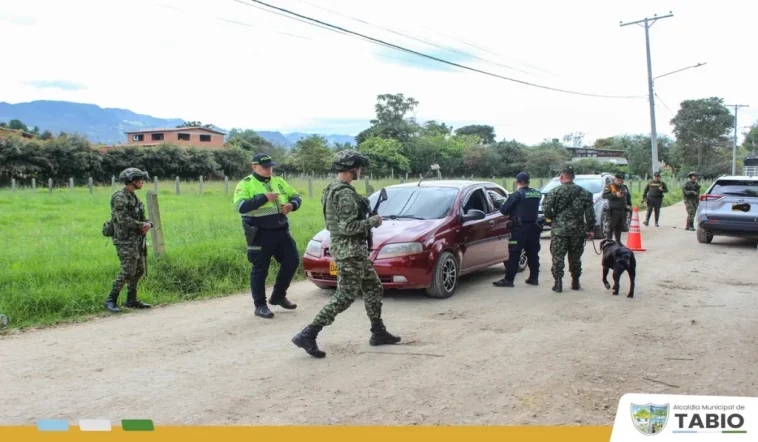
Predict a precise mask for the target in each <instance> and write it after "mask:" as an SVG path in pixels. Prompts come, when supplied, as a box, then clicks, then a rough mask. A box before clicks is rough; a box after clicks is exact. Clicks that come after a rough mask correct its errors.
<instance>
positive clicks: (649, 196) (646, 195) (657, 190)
mask: <svg viewBox="0 0 758 442" xmlns="http://www.w3.org/2000/svg"><path fill="white" fill-rule="evenodd" d="M668 191H669V189H668V187H666V183H664V182H663V181H661V173H660V172H656V173H654V174H653V181H650V182H649V183H647V186H645V190H643V191H642V201H646V202H647V219H645V222H644V223H643V224H645V225H646V226H648V225H650V215H651V214H652V213H653V211H654V210H655V227H659V226H658V220H659V219H660V217H661V204H663V194H664V193H666V192H668Z"/></svg>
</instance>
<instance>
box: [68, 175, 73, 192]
mask: <svg viewBox="0 0 758 442" xmlns="http://www.w3.org/2000/svg"><path fill="white" fill-rule="evenodd" d="M68 186H69V187H70V188H71V191H72V192H73V191H74V179H73V178H69V179H68Z"/></svg>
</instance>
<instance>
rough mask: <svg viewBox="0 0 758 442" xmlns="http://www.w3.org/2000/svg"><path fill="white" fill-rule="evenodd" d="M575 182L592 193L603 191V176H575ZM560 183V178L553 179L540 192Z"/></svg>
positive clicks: (546, 191) (551, 188)
mask: <svg viewBox="0 0 758 442" xmlns="http://www.w3.org/2000/svg"><path fill="white" fill-rule="evenodd" d="M574 184H577V185H579V186H582V187H584V188H585V189H587V190H589V191H590V193H600V192H602V191H603V180H602V178H574ZM560 185H561V181H560V180H558V179H553V181H550V182H549V183H547V184H545V187H543V188H542V190H540V192H542V193H548V192H550V191H551V190H553V189H555V188H556V187H558V186H560Z"/></svg>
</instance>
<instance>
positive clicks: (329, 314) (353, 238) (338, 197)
mask: <svg viewBox="0 0 758 442" xmlns="http://www.w3.org/2000/svg"><path fill="white" fill-rule="evenodd" d="M321 204H323V205H324V208H325V213H326V228H327V229H328V230H329V233H330V236H331V246H330V248H329V252H330V254H331V255H332V257H333V258H334V261H335V262H336V264H337V270H338V271H339V274H338V276H337V291H336V293H335V294H334V296H333V297H332V299H331V300H329V302H328V303H327V304H326V305H325V306H324V307H323V309H321V312H320V313H319V314H318V315H316V319H314V321H313V324H315V325H320V326H327V325H331V324H332V323H333V322H334V318H335V316H337V315H338V314H339V313H341V312H343V311H345V310H346V309H347V308H348V307H350V305H351V304H352V303H353V301H355V298H357V297H358V295H359V294H361V293H363V300H364V303H365V305H366V314H368V317H369V318H370V319H372V320H378V319H381V316H382V292H383V290H382V283H381V281H379V277H378V276H377V274H376V270H374V264H373V263H372V262H371V260H369V255H368V249H367V246H366V239H367V237H368V232H369V230H370V229H371V228H372V227H377V226H378V225H379V224H378V219H377V218H376V217H371V218H368V219H365V218H366V217H365V214H366V213H367V212H368V207H367V206H366V204H365V202H364V201H363V198H362V197H361V196H360V195H359V194H358V192H356V191H355V188H353V186H351V185H350V184H347V183H344V182H342V181H337V182H334V183H332V184H330V185H328V186H327V187H326V188H325V189H324V192H323V195H322V197H321Z"/></svg>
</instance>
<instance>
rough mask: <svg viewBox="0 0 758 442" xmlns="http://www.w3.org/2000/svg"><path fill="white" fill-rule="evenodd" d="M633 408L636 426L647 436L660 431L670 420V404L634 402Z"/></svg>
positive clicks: (632, 412) (631, 412)
mask: <svg viewBox="0 0 758 442" xmlns="http://www.w3.org/2000/svg"><path fill="white" fill-rule="evenodd" d="M631 408H632V409H631V411H630V414H631V416H632V423H633V424H634V428H636V429H637V431H639V432H640V433H642V434H644V435H646V436H650V435H655V434H658V433H660V432H661V431H663V429H664V428H665V427H666V423H668V421H669V404H665V405H655V404H650V403H648V404H644V405H637V404H632V407H631Z"/></svg>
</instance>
